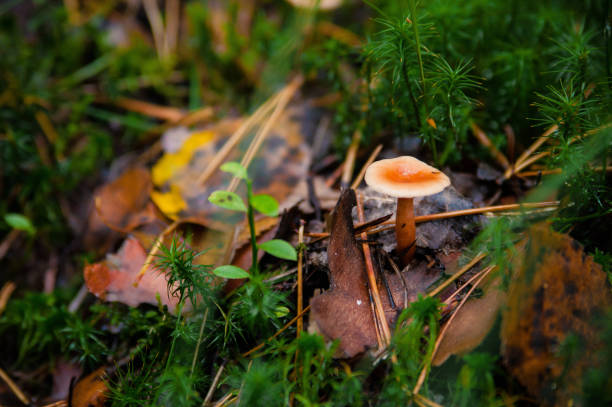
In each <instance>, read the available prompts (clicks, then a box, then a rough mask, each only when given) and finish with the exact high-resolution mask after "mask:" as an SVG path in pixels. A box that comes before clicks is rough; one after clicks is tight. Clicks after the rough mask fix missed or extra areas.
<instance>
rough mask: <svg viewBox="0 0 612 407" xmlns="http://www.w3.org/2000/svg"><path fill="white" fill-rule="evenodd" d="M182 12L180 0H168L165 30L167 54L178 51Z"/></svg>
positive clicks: (165, 49)
mask: <svg viewBox="0 0 612 407" xmlns="http://www.w3.org/2000/svg"><path fill="white" fill-rule="evenodd" d="M180 14H181V8H180V2H179V0H166V30H165V31H164V51H165V52H166V55H171V54H173V53H174V52H175V51H176V44H177V41H178V34H179V28H180V24H179V23H180Z"/></svg>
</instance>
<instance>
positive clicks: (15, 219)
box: [4, 213, 36, 235]
mask: <svg viewBox="0 0 612 407" xmlns="http://www.w3.org/2000/svg"><path fill="white" fill-rule="evenodd" d="M4 221H5V222H6V223H8V224H9V226H10V227H12V228H13V229H17V230H23V231H26V232H28V233H29V234H31V235H33V234H34V233H36V228H35V227H34V225H32V222H30V219H28V218H26V217H25V216H23V215H21V214H19V213H7V214H6V215H4Z"/></svg>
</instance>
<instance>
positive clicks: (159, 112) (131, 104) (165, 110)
mask: <svg viewBox="0 0 612 407" xmlns="http://www.w3.org/2000/svg"><path fill="white" fill-rule="evenodd" d="M114 104H115V105H116V106H118V107H121V108H123V109H125V110H129V111H130V112H136V113H140V114H142V115H145V116H149V117H154V118H156V119H161V120H167V121H169V122H173V123H174V122H178V121H180V120H181V119H183V118H184V117H185V112H184V111H183V110H181V109H177V108H175V107H168V106H160V105H156V104H153V103H149V102H144V101H142V100H136V99H130V98H124V97H122V98H119V99H117V100H116V101H115V103H114Z"/></svg>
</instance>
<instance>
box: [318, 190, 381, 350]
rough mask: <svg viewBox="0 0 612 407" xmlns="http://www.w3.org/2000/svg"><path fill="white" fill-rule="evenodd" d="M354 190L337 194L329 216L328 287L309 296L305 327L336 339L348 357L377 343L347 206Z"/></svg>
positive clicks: (359, 257)
mask: <svg viewBox="0 0 612 407" xmlns="http://www.w3.org/2000/svg"><path fill="white" fill-rule="evenodd" d="M354 205H355V192H354V191H353V190H351V189H347V190H345V191H344V193H343V194H342V195H341V196H340V200H339V201H338V205H337V206H336V209H335V210H334V216H333V219H332V227H331V237H330V240H329V246H328V249H327V256H328V259H329V290H328V291H326V292H324V293H323V294H321V295H317V296H315V297H313V298H312V299H311V300H310V306H311V311H310V326H309V331H314V332H319V333H321V334H322V335H323V336H324V337H326V338H327V339H332V340H334V339H339V340H340V346H339V347H338V353H339V356H341V357H343V358H351V357H353V356H356V355H358V354H360V353H363V352H365V351H366V350H367V349H369V348H373V347H375V346H376V344H377V340H376V331H375V325H374V319H373V318H374V316H373V314H372V310H371V308H370V296H369V294H368V286H367V280H366V266H365V261H364V258H363V253H362V251H361V249H360V248H359V245H358V244H357V242H356V240H355V237H354V228H353V220H352V218H351V210H352V208H353V206H354Z"/></svg>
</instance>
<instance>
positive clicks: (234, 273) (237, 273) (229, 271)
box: [213, 264, 250, 278]
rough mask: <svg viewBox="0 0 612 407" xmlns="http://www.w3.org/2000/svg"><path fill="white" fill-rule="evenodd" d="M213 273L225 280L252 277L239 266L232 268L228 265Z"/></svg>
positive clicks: (218, 268)
mask: <svg viewBox="0 0 612 407" xmlns="http://www.w3.org/2000/svg"><path fill="white" fill-rule="evenodd" d="M213 273H214V274H215V275H217V276H219V277H223V278H249V277H250V275H249V273H247V272H246V271H244V270H243V269H241V268H240V267H238V266H232V265H231V264H226V265H225V266H219V267H217V268H216V269H214V270H213Z"/></svg>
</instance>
